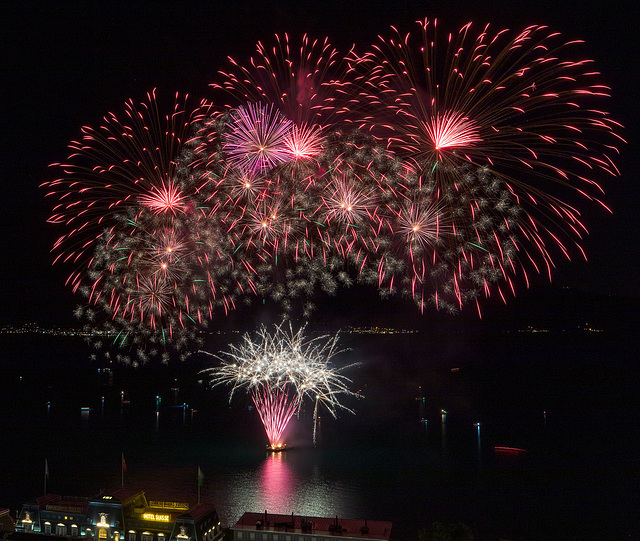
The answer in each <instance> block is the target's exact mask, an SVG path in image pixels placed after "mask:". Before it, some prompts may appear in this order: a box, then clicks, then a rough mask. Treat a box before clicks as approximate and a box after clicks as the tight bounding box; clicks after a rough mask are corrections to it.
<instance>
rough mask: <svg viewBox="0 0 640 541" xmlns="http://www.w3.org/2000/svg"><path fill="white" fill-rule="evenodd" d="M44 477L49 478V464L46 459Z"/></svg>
mask: <svg viewBox="0 0 640 541" xmlns="http://www.w3.org/2000/svg"><path fill="white" fill-rule="evenodd" d="M44 476H45V477H49V463H48V462H47V459H46V458H45V459H44Z"/></svg>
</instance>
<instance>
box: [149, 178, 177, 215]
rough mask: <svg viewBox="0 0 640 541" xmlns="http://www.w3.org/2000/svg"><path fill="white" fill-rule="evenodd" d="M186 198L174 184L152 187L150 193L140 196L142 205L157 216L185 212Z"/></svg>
mask: <svg viewBox="0 0 640 541" xmlns="http://www.w3.org/2000/svg"><path fill="white" fill-rule="evenodd" d="M185 200H186V197H185V196H184V195H183V193H182V191H181V190H180V188H178V186H176V185H175V184H174V183H173V182H168V183H167V184H164V183H163V184H162V186H159V187H156V186H152V187H151V190H150V192H149V193H147V194H144V195H141V196H140V204H141V205H144V206H145V207H147V208H149V209H151V211H152V212H154V213H156V214H163V213H164V214H173V215H174V216H175V215H176V214H178V213H179V212H184V211H185V206H186V204H185Z"/></svg>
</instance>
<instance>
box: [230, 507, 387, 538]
mask: <svg viewBox="0 0 640 541" xmlns="http://www.w3.org/2000/svg"><path fill="white" fill-rule="evenodd" d="M305 522H306V523H307V524H308V523H311V524H312V527H311V528H310V529H303V523H305ZM392 525H393V523H392V522H389V521H384V520H367V519H352V518H339V517H334V518H329V517H310V516H303V515H294V514H291V515H280V514H274V513H267V512H266V511H265V512H264V513H251V512H247V513H244V514H243V515H242V516H241V517H240V520H238V522H236V524H235V525H234V526H233V527H232V529H234V530H256V529H262V530H268V531H285V530H286V531H288V532H296V533H306V534H314V535H326V536H334V537H335V536H342V537H346V538H356V539H385V540H388V539H389V537H390V536H391V527H392Z"/></svg>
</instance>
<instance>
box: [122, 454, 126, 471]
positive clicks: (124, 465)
mask: <svg viewBox="0 0 640 541" xmlns="http://www.w3.org/2000/svg"><path fill="white" fill-rule="evenodd" d="M122 471H123V472H125V471H127V463H126V462H125V461H124V453H122Z"/></svg>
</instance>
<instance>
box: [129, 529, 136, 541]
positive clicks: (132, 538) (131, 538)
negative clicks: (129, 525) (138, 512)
mask: <svg viewBox="0 0 640 541" xmlns="http://www.w3.org/2000/svg"><path fill="white" fill-rule="evenodd" d="M128 539H129V541H136V532H134V531H133V530H129V535H128Z"/></svg>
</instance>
